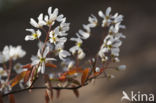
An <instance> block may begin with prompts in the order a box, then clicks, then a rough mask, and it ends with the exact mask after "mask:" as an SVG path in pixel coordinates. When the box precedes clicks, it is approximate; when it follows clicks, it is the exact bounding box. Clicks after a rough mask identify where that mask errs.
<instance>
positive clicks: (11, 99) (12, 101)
mask: <svg viewBox="0 0 156 103" xmlns="http://www.w3.org/2000/svg"><path fill="white" fill-rule="evenodd" d="M9 101H10V103H15V96H14V95H13V94H10V95H9Z"/></svg>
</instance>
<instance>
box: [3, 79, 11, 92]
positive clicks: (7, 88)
mask: <svg viewBox="0 0 156 103" xmlns="http://www.w3.org/2000/svg"><path fill="white" fill-rule="evenodd" d="M0 84H1V87H0V92H2V93H5V94H6V93H9V92H10V91H11V90H12V87H11V86H10V84H8V82H6V81H4V80H1V81H0Z"/></svg>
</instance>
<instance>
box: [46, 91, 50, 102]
mask: <svg viewBox="0 0 156 103" xmlns="http://www.w3.org/2000/svg"><path fill="white" fill-rule="evenodd" d="M49 100H50V99H49V96H48V93H47V91H45V103H49Z"/></svg>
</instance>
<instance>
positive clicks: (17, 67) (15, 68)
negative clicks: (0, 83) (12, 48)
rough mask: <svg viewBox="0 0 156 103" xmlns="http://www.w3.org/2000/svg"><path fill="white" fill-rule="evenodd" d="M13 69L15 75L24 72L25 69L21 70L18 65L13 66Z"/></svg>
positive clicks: (20, 66)
mask: <svg viewBox="0 0 156 103" xmlns="http://www.w3.org/2000/svg"><path fill="white" fill-rule="evenodd" d="M13 69H14V70H15V72H16V73H17V74H20V73H22V72H23V71H26V69H24V68H22V65H21V64H20V63H17V64H15V65H14V68H13Z"/></svg>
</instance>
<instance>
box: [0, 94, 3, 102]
mask: <svg viewBox="0 0 156 103" xmlns="http://www.w3.org/2000/svg"><path fill="white" fill-rule="evenodd" d="M0 103H3V98H2V95H1V94H0Z"/></svg>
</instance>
